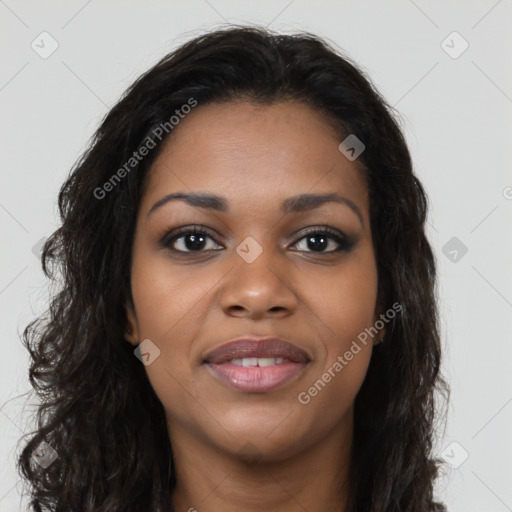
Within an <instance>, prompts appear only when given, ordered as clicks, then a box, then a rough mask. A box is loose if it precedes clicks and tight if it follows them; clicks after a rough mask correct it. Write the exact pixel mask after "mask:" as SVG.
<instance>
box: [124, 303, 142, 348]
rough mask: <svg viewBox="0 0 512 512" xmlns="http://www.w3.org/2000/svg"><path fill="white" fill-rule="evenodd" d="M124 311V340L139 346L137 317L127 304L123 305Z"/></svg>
mask: <svg viewBox="0 0 512 512" xmlns="http://www.w3.org/2000/svg"><path fill="white" fill-rule="evenodd" d="M125 311H126V329H125V331H124V339H125V340H126V341H128V342H129V343H131V344H132V345H138V344H139V328H138V324H137V317H136V316H135V311H134V308H133V305H132V304H130V303H129V302H127V303H126V304H125Z"/></svg>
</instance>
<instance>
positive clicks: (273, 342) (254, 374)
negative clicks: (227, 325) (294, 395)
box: [203, 337, 310, 393]
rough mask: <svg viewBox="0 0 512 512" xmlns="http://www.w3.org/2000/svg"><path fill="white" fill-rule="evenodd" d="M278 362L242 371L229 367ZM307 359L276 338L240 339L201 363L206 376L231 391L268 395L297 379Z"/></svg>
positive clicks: (306, 363)
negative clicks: (239, 361)
mask: <svg viewBox="0 0 512 512" xmlns="http://www.w3.org/2000/svg"><path fill="white" fill-rule="evenodd" d="M244 358H276V359H277V358H282V359H283V362H280V364H274V365H272V366H252V367H245V366H240V365H239V364H233V362H232V360H233V359H244ZM309 362H310V358H309V357H308V355H307V353H306V352H305V351H304V350H302V349H301V348H299V347H297V346H296V345H294V344H292V343H290V342H287V341H284V340H282V339H280V338H273V337H267V338H257V337H244V338H239V339H237V340H233V341H230V342H228V343H225V344H224V345H222V346H220V347H218V348H216V349H214V350H213V351H211V352H210V353H208V355H207V356H206V357H205V359H204V361H203V363H204V364H205V365H206V366H207V368H208V369H209V370H210V372H211V373H212V374H213V375H214V376H215V377H217V378H218V379H220V381H221V382H224V383H226V384H228V385H230V386H231V387H233V388H235V389H238V390H240V391H245V392H249V393H251V392H252V393H258V392H259V393H261V392H266V391H270V390H272V389H275V388H277V387H279V386H282V385H284V384H285V383H287V382H290V381H291V380H294V379H295V378H297V377H298V376H299V375H300V374H301V373H302V372H303V371H304V369H305V368H306V366H307V365H308V363H309Z"/></svg>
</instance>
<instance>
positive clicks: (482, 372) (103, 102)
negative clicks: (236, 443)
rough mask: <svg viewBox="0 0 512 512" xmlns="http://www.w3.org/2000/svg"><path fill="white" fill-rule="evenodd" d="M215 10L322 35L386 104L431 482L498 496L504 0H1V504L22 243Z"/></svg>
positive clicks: (21, 354)
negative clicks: (141, 90)
mask: <svg viewBox="0 0 512 512" xmlns="http://www.w3.org/2000/svg"><path fill="white" fill-rule="evenodd" d="M226 21H227V22H235V23H259V24H262V25H267V26H269V27H271V28H273V29H275V30H280V31H284V32H290V31H294V30H297V29H304V30H309V31H312V32H315V33H317V34H318V35H320V36H324V37H327V38H329V39H330V40H331V41H333V42H335V43H336V44H337V45H338V46H339V47H341V48H343V49H344V50H345V51H346V52H348V54H349V55H350V56H351V57H352V58H353V59H355V60H356V62H357V63H358V64H359V65H360V66H361V67H362V68H363V69H364V70H366V71H367V72H368V73H369V75H370V77H371V78H372V79H373V81H374V83H375V84H376V85H377V87H378V88H379V89H380V91H381V92H382V93H383V94H384V96H385V97H386V98H387V99H388V100H389V101H390V103H391V104H392V105H394V106H396V108H397V109H398V110H399V111H400V113H401V115H402V119H403V128H404V130H405V133H406V136H407V140H408V143H409V146H410V149H411V152H412V156H413V160H414V163H415V169H416V172H417V174H418V175H419V176H420V178H421V179H422V181H423V183H424V185H425V187H426V189H427V191H428V193H429V196H430V200H431V210H430V216H429V237H430V240H431V242H432V245H433V247H434V250H435V252H436V256H437V259H438V268H439V278H440V281H439V294H440V307H441V317H442V335H443V344H444V347H445V360H444V371H445V374H446V376H447V377H448V379H449V381H450V382H451V387H452V399H451V404H450V407H449V410H448V426H447V429H446V432H445V433H444V436H443V432H440V435H439V440H438V444H437V447H436V451H437V453H439V454H440V455H442V456H444V457H445V458H446V460H447V461H449V462H450V464H451V466H452V467H450V466H449V465H448V466H447V467H446V470H445V475H444V477H443V478H442V479H441V480H440V481H439V485H438V489H437V493H438V495H439V496H440V497H441V498H442V499H444V500H445V502H446V503H447V504H448V505H449V508H450V510H451V511H453V512H473V511H486V512H487V511H496V512H505V511H506V510H511V511H512V488H511V486H510V482H511V477H512V471H511V469H512V445H511V443H510V439H511V438H512V436H511V431H512V428H511V426H512V422H511V420H512V386H511V383H512V376H511V372H510V361H512V357H511V356H512V348H511V343H510V340H511V333H512V325H511V322H510V318H511V312H512V286H511V284H512V273H511V272H510V264H511V263H512V257H511V256H512V240H511V234H512V230H511V229H510V225H511V223H510V221H511V217H512V172H511V166H510V164H511V151H510V145H511V144H510V141H511V140H512V139H511V137H510V135H511V131H512V130H511V127H512V126H511V125H512V116H511V114H512V99H511V97H512V67H511V65H510V64H511V54H512V4H511V1H510V0H508V1H507V0H500V1H496V0H492V1H487V0H486V1H471V2H469V1H462V0H461V1H458V2H456V1H450V2H441V1H435V2H434V1H430V2H427V1H426V0H414V1H413V0H403V1H395V2H391V1H387V2H382V1H381V2H377V1H373V2H369V1H359V2H355V1H353V2H347V1H337V2H334V1H324V2H312V1H305V0H292V1H290V0H279V1H277V0H275V1H272V2H270V1H260V2H249V1H247V0H243V1H237V2H234V1H233V2H229V1H226V0H208V1H206V0H190V1H187V2H185V1H174V2H171V1H168V2H163V1H145V2H142V1H138V2H133V1H124V2H120V1H101V2H100V1H99V0H89V1H86V0H82V1H79V2H78V1H74V0H72V1H70V0H67V1H65V2H64V1H62V2H54V1H44V2H36V1H32V2H27V1H15V0H0V24H1V29H0V38H1V41H0V52H1V62H2V65H1V68H0V105H1V122H0V130H1V132H0V140H1V141H2V145H1V148H2V158H1V178H0V180H1V181H0V223H1V240H2V244H1V252H0V258H1V267H0V314H1V322H0V328H1V334H2V339H1V343H2V357H1V358H0V384H1V386H0V405H1V410H0V434H1V436H0V460H1V461H2V462H3V463H2V464H1V465H0V512H5V511H17V510H20V511H21V510H25V507H26V504H25V503H26V501H25V500H21V498H20V495H21V492H22V483H21V482H20V481H19V479H18V477H17V473H16V471H15V468H14V459H15V453H16V450H17V443H18V441H19V439H20V436H21V435H22V434H23V432H28V431H29V429H30V428H31V427H32V425H31V424H30V417H29V413H30V412H31V411H33V409H34V407H33V405H31V404H33V403H34V398H32V399H31V400H30V401H29V402H28V403H26V397H21V398H16V397H17V396H18V395H20V394H21V393H24V392H25V391H28V390H29V389H30V388H29V384H28V378H27V368H28V354H27V352H26V350H25V349H24V347H23V346H22V345H21V342H20V340H19V335H20V333H21V332H22V330H23V327H24V326H25V325H26V323H27V322H28V321H30V320H31V319H33V318H34V316H35V315H36V314H38V313H41V312H42V311H43V310H44V309H45V306H46V303H47V299H48V289H47V287H46V283H45V280H44V279H43V275H42V271H41V269H40V266H39V262H38V258H37V257H36V254H37V247H38V242H39V241H40V240H41V239H42V238H44V237H46V236H48V235H49V234H50V233H51V232H52V231H53V230H54V229H55V228H56V227H57V226H58V219H57V216H56V198H57V192H58V189H59V186H60V185H61V183H62V181H63V180H64V178H65V176H66V175H67V173H68V171H69V169H70V167H71V166H72V164H73V163H74V161H75V160H76V159H77V158H78V157H79V155H80V153H81V152H82V151H83V150H84V149H85V147H86V144H87V141H88V138H89V137H90V136H91V135H92V133H93V131H94V129H95V128H96V127H97V125H98V123H99V122H100V120H101V118H102V117H103V115H104V114H105V113H106V112H107V111H108V109H109V108H110V107H111V106H112V105H113V104H114V102H115V101H116V100H117V99H118V97H119V96H120V94H121V93H122V92H123V91H124V89H125V88H126V87H127V86H128V85H129V84H130V83H131V82H132V81H133V80H134V79H135V78H136V77H137V76H138V75H139V74H140V73H141V72H143V71H145V70H146V69H147V68H148V67H149V66H150V65H152V64H153V63H155V62H156V60H157V59H159V58H160V57H161V56H162V55H163V54H164V53H166V52H168V51H169V50H171V49H172V48H174V47H176V46H177V45H178V44H180V43H182V42H184V41H185V40H188V39H190V38H191V37H193V36H195V35H197V34H199V33H202V32H203V31H204V30H207V29H213V28H215V27H218V26H220V25H222V24H224V23H225V22H226ZM43 31H47V32H48V33H49V34H51V38H53V39H54V40H55V41H56V42H57V44H58V48H57V50H56V51H55V52H54V53H53V54H51V55H50V56H47V58H42V57H41V56H40V54H38V53H36V51H34V49H33V48H32V47H31V43H32V42H33V41H34V45H38V47H39V52H40V53H41V52H43V51H48V50H49V49H51V44H52V41H51V40H50V39H49V38H48V36H39V35H40V34H41V32H43ZM454 31H456V32H458V34H460V37H459V36H457V35H450V34H452V32H454ZM44 37H46V39H43V41H41V39H42V38H44ZM461 37H462V38H463V39H461ZM464 40H465V41H466V42H467V43H468V44H469V47H468V48H467V49H466V50H465V51H464V52H463V53H460V52H461V51H462V50H463V49H464V46H465V43H464ZM443 41H445V43H443ZM43 46H44V48H43ZM450 53H451V55H450ZM453 237H455V240H452V238H453ZM450 240H451V241H450ZM447 244H448V245H447ZM464 247H465V248H466V249H467V253H465V254H463V253H464V250H465V249H464ZM466 457H467V458H466Z"/></svg>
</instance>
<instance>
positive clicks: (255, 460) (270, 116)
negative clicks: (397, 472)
mask: <svg viewBox="0 0 512 512" xmlns="http://www.w3.org/2000/svg"><path fill="white" fill-rule="evenodd" d="M340 142H341V140H340V138H339V135H338V134H336V132H335V131H334V130H333V128H332V127H331V126H330V124H329V123H328V122H327V120H326V119H325V118H324V117H323V114H321V113H320V112H318V111H316V110H314V109H312V108H310V107H308V106H306V105H303V104H300V103H296V102H281V103H277V104H273V105H271V106H261V105H254V104H251V103H248V102H244V101H237V102H230V103H224V104H213V105H205V106H201V105H199V106H198V107H196V108H195V109H194V110H193V111H192V112H191V113H190V114H188V115H187V116H186V117H185V119H183V120H182V121H180V124H179V125H178V126H177V127H176V128H175V129H174V131H173V132H172V136H171V137H170V138H169V139H168V140H167V141H166V143H165V146H164V147H163V149H162V152H161V153H160V155H159V156H158V158H157V159H156V160H155V162H154V164H153V166H152V169H151V171H150V176H149V181H148V187H147V189H146V191H145V193H144V196H143V198H142V201H141V204H140V209H139V214H138V219H137V225H136V233H135V238H134V244H133V248H132V251H133V259H132V269H131V288H132V296H133V302H134V308H132V307H131V306H127V318H128V325H127V331H126V334H125V338H126V340H127V341H129V342H130V343H132V344H133V345H138V344H139V343H140V342H141V341H142V340H145V339H150V340H151V341H152V342H153V343H154V344H155V345H156V346H157V347H158V349H159V350H160V355H159V356H158V357H157V358H156V359H154V361H153V362H152V363H151V364H149V365H148V366H146V367H145V368H146V371H147V375H148V378H149V380H150V382H151V385H152V387H153V388H154V390H155V393H156V395H157V396H158V398H159V399H160V401H161V402H162V404H163V406H164V409H165V411H166V418H167V425H168V431H169V436H170V442H171V446H172V448H173V457H174V461H175V470H176V474H177V488H176V492H175V494H174V505H175V507H176V510H178V511H188V510H190V509H192V510H193V509H197V510H198V511H199V512H208V511H212V512H213V511H218V510H223V511H225V512H231V511H240V510H244V511H247V512H252V511H261V510H265V511H267V512H274V511H279V512H283V511H285V512H287V511H288V512H292V511H294V512H295V511H304V510H308V511H309V512H314V511H325V510H330V511H336V510H339V511H344V510H345V508H346V500H347V491H348V487H347V482H346V480H347V477H348V474H349V453H350V446H351V441H352V434H353V403H354V399H355V397H356V394H357V392H358V391H359V389H360V387H361V385H362V383H363V381H364V378H365V375H366V371H367V368H368V364H369V360H370V357H371V352H372V348H373V344H376V343H377V342H378V341H380V339H381V338H382V337H383V335H384V330H382V331H381V332H380V333H379V334H378V335H376V336H374V337H373V339H372V338H369V342H368V343H367V345H366V346H365V345H363V344H360V346H361V350H360V352H358V353H357V354H356V355H354V358H353V359H352V360H351V361H350V362H349V363H348V364H347V365H346V366H344V367H343V370H342V371H340V372H337V373H336V372H335V375H336V376H335V377H334V378H332V379H331V381H330V382H329V383H328V384H326V385H325V387H324V388H323V389H322V390H321V391H320V392H318V393H317V395H316V396H314V397H311V400H310V402H309V403H308V404H302V403H300V402H299V400H298V398H297V397H298V395H299V393H301V392H304V391H306V392H307V390H308V389H309V388H310V387H311V386H312V385H313V383H314V382H315V381H317V380H318V379H319V378H321V376H322V374H323V373H324V372H327V371H328V369H329V368H332V365H333V363H334V362H335V361H336V359H337V357H338V356H343V354H344V353H345V352H346V351H347V350H349V348H350V346H351V344H352V342H353V340H356V339H357V336H358V334H360V333H361V332H362V331H364V329H365V328H367V327H370V326H372V325H373V324H374V323H375V321H376V320H377V319H378V318H379V314H380V313H382V311H380V310H378V308H377V304H376V300H377V285H378V276H377V269H376V261H375V254H374V248H373V245H372V236H371V228H370V217H369V203H368V191H367V189H366V185H365V182H364V178H363V174H362V171H361V168H360V166H359V165H358V162H357V160H356V161H354V162H351V161H349V160H348V159H347V158H346V157H345V156H344V155H343V154H342V153H341V152H340V151H339V150H338V145H339V143H340ZM178 191H181V192H205V193H214V194H217V195H220V196H223V197H224V198H225V199H226V200H227V201H228V203H229V211H228V212H219V211H212V210H206V209H203V208H200V207H194V206H191V205H188V204H186V203H185V202H184V201H182V200H175V201H170V202H168V203H166V204H165V205H162V206H161V207H159V208H156V209H155V210H154V211H153V212H152V213H150V214H149V215H148V212H149V211H150V209H151V207H152V206H153V205H154V204H155V203H156V202H157V201H158V200H160V199H161V198H163V197H164V196H166V195H167V194H170V193H173V192H178ZM331 192H337V193H338V194H340V195H342V196H344V197H346V198H348V199H350V201H352V202H353V203H354V204H355V205H356V207H357V208H358V209H359V212H360V215H361V220H360V219H359V217H358V215H357V214H356V213H355V212H354V211H353V210H352V209H351V208H350V207H348V206H347V205H346V204H344V203H336V202H328V203H325V204H323V205H321V206H320V207H318V208H315V209H313V210H309V211H304V212H299V213H289V214H286V215H285V214H283V213H282V212H281V210H280V205H281V202H282V201H283V200H284V199H286V198H288V197H290V196H294V195H297V194H303V193H331ZM193 225H200V226H202V227H206V228H210V232H209V233H208V237H210V236H212V238H206V245H203V247H204V248H202V249H200V251H202V252H198V251H197V250H196V251H195V252H194V250H193V248H194V245H192V250H190V247H191V246H190V236H189V237H186V236H185V237H182V238H181V239H179V240H178V241H175V242H174V245H173V247H174V248H175V249H177V250H180V249H181V250H182V251H187V249H188V250H189V251H188V252H183V253H177V251H176V252H174V253H173V252H172V251H171V246H172V244H171V245H169V247H161V246H160V245H159V241H160V240H161V239H162V238H163V237H164V236H165V235H166V234H167V233H170V232H171V231H175V230H176V228H180V227H185V226H187V227H188V226H193ZM325 225H328V226H330V227H331V228H333V229H335V230H337V231H340V232H341V233H343V234H345V235H346V236H348V237H349V238H351V239H352V240H353V242H354V243H353V246H352V247H351V249H350V250H348V251H347V250H343V251H341V252H329V251H332V250H333V249H335V248H337V247H338V244H337V242H336V241H335V240H334V239H329V242H328V246H324V247H323V248H320V249H318V250H317V251H315V247H314V246H313V247H312V245H311V244H308V243H307V241H308V239H307V238H304V228H308V227H318V228H319V229H320V228H321V227H322V226H325ZM248 236H250V237H252V238H253V239H254V240H256V241H257V242H258V244H259V245H260V246H261V248H262V249H263V252H262V253H261V254H260V255H259V256H258V257H257V258H256V259H255V260H254V261H253V262H252V263H248V262H246V261H245V260H244V259H243V258H242V257H241V256H239V254H238V253H237V252H236V248H237V247H238V246H239V245H240V244H241V242H242V241H244V240H245V239H246V237H248ZM310 236H311V235H310ZM187 240H188V242H189V245H188V246H186V245H185V242H186V241H187ZM216 248H217V249H220V250H218V251H215V250H213V249H216ZM209 249H211V250H209ZM249 334H252V335H259V336H276V337H280V338H283V339H285V340H287V341H290V342H292V343H294V344H296V345H297V346H299V347H301V348H302V349H304V350H305V351H306V353H307V354H308V356H309V357H310V359H311V361H310V363H309V364H308V365H307V367H306V369H305V370H304V371H303V372H302V373H301V374H300V375H299V376H298V377H297V378H295V379H294V380H292V381H290V382H288V383H286V384H285V385H283V386H281V387H278V388H276V389H273V390H271V391H269V392H265V393H247V392H242V391H239V390H236V389H233V388H231V387H230V386H228V385H226V384H225V383H223V382H221V381H220V380H218V379H217V378H216V377H214V376H212V374H211V373H210V372H209V371H208V370H207V368H206V367H205V365H203V364H202V362H203V360H204V357H205V355H206V354H207V353H208V352H209V351H211V350H212V349H214V348H217V347H219V346H221V345H223V344H224V343H225V342H227V341H230V340H233V339H235V338H238V337H240V336H243V335H249ZM331 371H332V369H331Z"/></svg>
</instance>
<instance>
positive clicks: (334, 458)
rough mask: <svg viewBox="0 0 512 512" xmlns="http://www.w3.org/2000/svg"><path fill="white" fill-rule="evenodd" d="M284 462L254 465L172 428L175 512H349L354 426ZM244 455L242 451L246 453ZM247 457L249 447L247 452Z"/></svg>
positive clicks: (259, 460)
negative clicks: (175, 483) (262, 511)
mask: <svg viewBox="0 0 512 512" xmlns="http://www.w3.org/2000/svg"><path fill="white" fill-rule="evenodd" d="M339 427H340V426H339V425H338V428H337V430H336V432H334V431H333V432H331V433H329V434H328V436H326V437H324V438H323V439H322V440H321V441H319V442H318V443H316V444H312V445H311V446H309V448H308V449H306V450H303V451H300V452H297V453H295V454H294V455H293V456H291V457H288V458H286V459H285V460H279V461H275V460H271V459H270V458H269V457H264V456H263V455H261V454H260V456H259V457H255V458H253V459H252V460H251V459H250V458H248V457H243V458H241V457H240V455H239V453H238V454H231V453H226V451H223V450H220V449H219V448H217V447H215V446H212V444H211V443H209V444H207V443H206V442H204V441H203V440H201V439H199V438H198V437H195V436H194V435H193V434H191V433H190V431H189V430H187V429H183V428H182V427H180V426H179V425H178V424H176V423H174V424H173V425H172V429H170V430H169V431H170V432H172V433H173V435H172V436H171V446H172V447H173V459H174V465H175V471H176V482H177V485H176V489H175V492H174V495H173V505H174V510H175V511H176V512H193V511H194V510H196V511H197V512H217V511H219V510H222V511H223V512H239V511H240V510H244V512H261V510H264V511H265V512H304V511H305V510H307V511H308V512H316V511H318V512H320V511H322V512H324V511H326V510H329V511H330V512H345V510H346V506H347V499H348V477H349V470H350V447H351V439H352V428H351V422H350V424H349V425H347V426H346V428H344V429H343V428H341V429H340V428H339ZM242 451H244V450H241V451H240V452H242ZM246 451H249V446H248V447H247V450H246Z"/></svg>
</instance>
